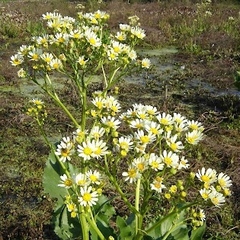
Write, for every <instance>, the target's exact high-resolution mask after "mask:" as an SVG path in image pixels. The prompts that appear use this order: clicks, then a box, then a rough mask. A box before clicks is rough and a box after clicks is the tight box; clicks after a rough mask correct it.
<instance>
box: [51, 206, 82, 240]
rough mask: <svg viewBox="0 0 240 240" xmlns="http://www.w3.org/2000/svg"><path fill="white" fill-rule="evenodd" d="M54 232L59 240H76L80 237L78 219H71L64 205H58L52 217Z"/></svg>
mask: <svg viewBox="0 0 240 240" xmlns="http://www.w3.org/2000/svg"><path fill="white" fill-rule="evenodd" d="M53 221H54V224H55V228H54V231H55V233H56V234H57V235H58V236H59V237H60V239H63V240H67V239H71V240H72V239H77V238H79V237H80V236H81V235H82V232H81V225H80V222H79V219H78V218H72V217H71V216H70V213H69V212H68V211H67V208H66V206H65V204H64V205H58V206H57V207H56V210H55V212H54V215H53Z"/></svg>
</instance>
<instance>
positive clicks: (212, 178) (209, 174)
mask: <svg viewBox="0 0 240 240" xmlns="http://www.w3.org/2000/svg"><path fill="white" fill-rule="evenodd" d="M216 176H217V173H216V170H214V169H212V168H208V169H207V170H206V169H205V168H204V167H203V168H202V169H201V170H198V172H197V173H196V177H197V178H198V179H199V180H200V181H201V182H204V183H206V184H208V185H209V184H212V183H214V182H216V180H217V177H216Z"/></svg>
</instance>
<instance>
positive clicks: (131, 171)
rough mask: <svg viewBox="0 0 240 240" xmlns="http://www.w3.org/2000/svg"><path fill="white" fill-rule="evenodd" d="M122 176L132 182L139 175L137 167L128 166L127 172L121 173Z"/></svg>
mask: <svg viewBox="0 0 240 240" xmlns="http://www.w3.org/2000/svg"><path fill="white" fill-rule="evenodd" d="M122 176H123V177H125V181H129V182H130V183H133V182H135V181H136V180H137V179H139V178H140V177H141V174H140V173H139V172H138V169H137V168H136V167H135V166H133V165H132V166H130V167H129V168H128V171H127V172H123V173H122Z"/></svg>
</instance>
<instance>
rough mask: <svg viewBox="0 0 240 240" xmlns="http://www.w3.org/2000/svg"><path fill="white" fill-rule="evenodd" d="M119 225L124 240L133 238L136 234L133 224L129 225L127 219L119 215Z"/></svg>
mask: <svg viewBox="0 0 240 240" xmlns="http://www.w3.org/2000/svg"><path fill="white" fill-rule="evenodd" d="M116 224H117V227H118V229H119V233H118V235H119V237H120V238H119V239H122V240H132V239H133V236H134V228H133V227H132V226H131V225H127V223H126V221H125V220H124V219H123V218H122V217H120V216H117V220H116Z"/></svg>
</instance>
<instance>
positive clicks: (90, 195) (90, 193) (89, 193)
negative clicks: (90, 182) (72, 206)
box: [78, 186, 98, 207]
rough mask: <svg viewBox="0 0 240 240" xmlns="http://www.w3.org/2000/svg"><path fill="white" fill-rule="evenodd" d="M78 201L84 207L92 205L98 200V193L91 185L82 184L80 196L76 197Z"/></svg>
mask: <svg viewBox="0 0 240 240" xmlns="http://www.w3.org/2000/svg"><path fill="white" fill-rule="evenodd" d="M78 201H79V203H80V205H81V206H84V207H87V206H89V207H92V206H93V205H96V203H97V201H98V193H97V191H94V190H93V188H92V187H91V186H84V187H81V188H80V197H78Z"/></svg>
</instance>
